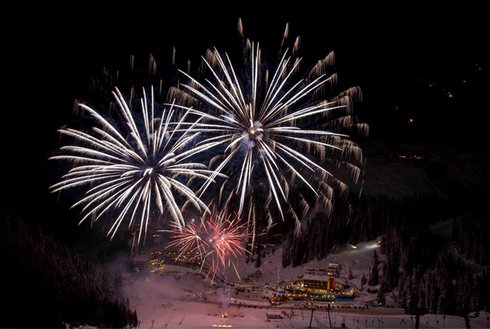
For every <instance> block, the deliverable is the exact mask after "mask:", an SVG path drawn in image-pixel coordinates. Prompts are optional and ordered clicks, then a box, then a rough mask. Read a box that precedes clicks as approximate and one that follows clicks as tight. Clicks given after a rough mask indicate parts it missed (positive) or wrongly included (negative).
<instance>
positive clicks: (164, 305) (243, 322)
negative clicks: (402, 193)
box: [123, 241, 490, 329]
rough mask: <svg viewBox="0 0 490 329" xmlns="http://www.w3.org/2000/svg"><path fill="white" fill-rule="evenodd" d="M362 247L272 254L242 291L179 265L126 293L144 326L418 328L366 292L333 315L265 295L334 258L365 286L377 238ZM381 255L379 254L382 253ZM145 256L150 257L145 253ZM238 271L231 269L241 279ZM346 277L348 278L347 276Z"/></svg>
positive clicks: (435, 320)
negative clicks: (315, 257) (291, 256)
mask: <svg viewBox="0 0 490 329" xmlns="http://www.w3.org/2000/svg"><path fill="white" fill-rule="evenodd" d="M356 247H357V248H353V247H350V248H347V249H346V250H345V251H343V252H341V253H339V254H337V255H332V256H330V257H329V258H327V259H325V260H322V261H312V262H310V263H308V264H306V265H304V266H302V267H296V268H292V267H287V268H282V267H281V251H280V250H277V251H276V252H275V253H273V254H272V253H271V254H269V255H267V257H266V258H265V259H264V261H263V263H262V264H263V265H262V267H261V274H260V275H259V276H258V277H257V278H255V279H254V280H253V281H252V282H251V283H250V284H249V285H248V286H243V287H245V288H246V289H245V290H244V291H241V292H237V290H236V289H235V288H236V287H237V286H235V287H226V286H225V285H224V284H223V285H221V286H216V285H210V284H209V282H205V281H204V280H203V278H202V276H201V275H200V274H199V273H198V272H196V271H194V270H190V269H187V268H184V267H179V266H166V267H165V271H163V272H161V273H159V274H156V273H151V272H150V269H149V268H145V269H143V270H142V271H140V272H134V273H126V274H124V276H123V293H124V294H125V295H126V296H127V297H128V298H129V300H130V304H131V307H132V308H135V309H136V310H137V312H138V317H139V319H140V321H141V322H140V325H139V327H140V328H152V329H153V328H155V329H156V328H226V327H228V328H230V327H231V328H309V326H310V321H311V327H312V328H330V327H338V328H341V327H342V325H343V324H344V325H345V327H347V328H413V326H414V324H415V319H414V318H413V317H411V316H410V315H405V314H404V312H403V310H401V309H397V308H377V307H369V308H367V309H366V308H362V309H361V308H360V306H364V305H366V304H369V302H371V301H373V300H374V299H375V295H374V294H366V293H363V294H361V296H359V297H357V298H356V300H355V302H354V303H351V304H350V308H347V307H346V305H348V304H342V303H336V304H335V305H332V306H333V307H334V309H333V310H331V311H330V317H329V316H328V313H327V310H326V303H318V304H317V305H316V306H317V308H316V309H315V310H314V311H313V312H312V310H311V309H310V308H308V307H307V306H306V305H305V302H303V301H300V302H296V303H287V304H283V305H280V306H278V307H277V306H276V307H270V305H269V303H268V302H267V301H266V300H265V299H264V297H265V296H270V294H271V293H272V291H271V290H270V289H268V288H267V287H274V286H276V285H277V283H278V282H279V281H292V280H295V279H296V278H297V277H298V276H299V275H302V274H304V271H305V268H306V267H325V265H326V264H327V263H328V262H331V261H335V262H337V263H339V264H342V271H341V273H340V274H341V275H340V278H339V280H340V281H343V280H345V277H346V276H347V271H348V268H349V267H350V268H351V269H352V273H353V276H354V278H353V279H352V280H349V283H350V284H351V285H354V286H357V287H359V286H360V277H361V276H362V272H363V271H365V270H366V269H367V268H369V266H370V264H371V263H372V256H373V252H374V250H375V249H376V248H377V247H378V246H377V244H376V241H373V242H370V243H365V244H359V245H358V246H356ZM378 254H379V253H378ZM139 258H140V259H141V260H144V259H148V258H149V256H145V255H140V256H139ZM238 269H239V272H240V274H241V275H242V278H244V277H247V275H249V274H254V273H257V268H255V266H254V265H253V264H246V263H244V262H242V263H240V264H239V265H238ZM233 276H234V275H233V272H230V273H228V278H229V279H230V281H235V280H236V278H234V277H233ZM343 277H344V278H343ZM236 282H238V281H236ZM267 313H268V314H275V315H281V317H282V319H270V320H268V318H267ZM489 324H490V323H489V314H488V313H485V312H480V314H479V316H478V317H472V318H471V326H472V328H489ZM464 327H465V325H464V320H463V318H461V317H457V316H449V315H447V316H442V315H424V316H422V317H421V319H420V328H464Z"/></svg>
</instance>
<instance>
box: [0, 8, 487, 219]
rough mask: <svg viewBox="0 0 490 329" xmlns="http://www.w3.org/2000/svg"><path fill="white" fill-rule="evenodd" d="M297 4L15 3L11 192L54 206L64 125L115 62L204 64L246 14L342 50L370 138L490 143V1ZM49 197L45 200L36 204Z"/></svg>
mask: <svg viewBox="0 0 490 329" xmlns="http://www.w3.org/2000/svg"><path fill="white" fill-rule="evenodd" d="M297 5H299V6H301V7H299V8H298V7H288V6H285V7H280V8H277V11H276V10H264V9H263V8H260V7H258V6H256V5H253V4H252V3H248V2H242V3H237V4H234V5H233V6H237V7H240V8H237V9H228V8H219V9H218V8H217V6H218V4H217V3H211V2H210V3H209V7H205V6H204V5H200V6H199V7H193V6H194V5H192V4H190V3H184V2H180V3H179V5H177V4H175V5H173V6H170V7H169V6H167V4H166V3H164V2H162V3H159V4H158V5H156V4H153V5H152V6H150V5H142V4H139V5H137V6H133V5H131V6H128V7H124V6H122V7H121V6H120V5H118V6H117V8H114V9H112V10H107V9H102V8H98V7H91V6H89V5H88V4H80V5H79V6H77V5H74V4H71V3H70V5H69V6H68V5H66V8H59V7H56V8H54V7H52V8H50V7H43V8H32V7H30V8H29V10H28V11H27V12H26V10H25V9H26V8H19V9H18V10H16V11H12V12H10V13H9V12H6V13H5V15H7V16H9V15H12V16H13V18H14V19H13V20H14V21H15V24H14V25H11V26H7V27H4V28H3V29H2V30H3V33H2V34H3V35H4V36H5V38H4V39H3V40H2V44H3V47H2V48H3V49H4V50H3V51H2V52H3V53H4V54H3V55H6V56H7V58H6V60H4V62H3V65H4V67H3V71H4V73H5V72H6V75H3V78H4V79H3V80H4V84H6V85H7V87H6V88H7V89H5V87H4V88H3V95H4V97H3V101H4V103H3V104H4V106H3V111H2V118H3V119H2V121H1V122H2V136H3V138H2V140H3V143H2V146H3V147H2V148H3V150H2V151H3V152H2V154H3V155H2V171H1V175H2V176H1V179H2V180H1V181H2V194H3V195H4V196H3V197H2V201H1V203H2V204H3V205H6V206H8V207H12V208H14V209H16V210H19V211H28V212H30V213H34V214H37V215H39V216H40V217H42V218H44V219H42V220H46V217H49V216H50V215H49V214H50V212H49V211H50V209H51V208H52V207H54V206H53V204H55V203H54V202H53V200H52V199H53V198H49V197H48V196H47V195H48V193H47V187H48V184H49V182H52V180H53V178H52V177H48V176H49V175H50V173H52V172H53V170H52V169H50V168H51V167H50V166H51V162H48V161H47V158H48V157H49V155H50V154H52V152H53V151H55V150H56V149H57V148H58V147H59V144H58V134H57V132H56V130H57V129H58V128H59V127H60V126H61V125H63V124H70V122H72V120H73V119H74V117H73V111H72V110H73V101H74V100H75V99H76V98H79V97H82V96H83V95H85V94H86V92H87V90H88V88H89V85H90V78H91V77H92V76H94V75H95V76H96V75H99V74H100V72H101V71H102V68H103V67H104V66H107V67H110V68H113V69H115V68H118V66H120V67H124V66H125V65H127V64H126V63H127V61H128V58H129V55H131V54H134V55H135V56H136V59H137V60H139V59H141V61H142V62H143V63H144V62H145V61H146V59H147V58H148V54H149V53H153V54H155V56H156V57H157V58H160V59H161V60H162V61H169V60H170V56H171V51H172V47H173V46H175V47H176V48H177V61H178V62H179V61H180V62H181V63H183V62H185V61H186V59H187V58H191V59H192V60H193V62H194V63H197V59H198V57H199V56H200V55H202V54H203V53H204V52H205V50H206V49H207V48H208V47H213V46H216V47H217V48H219V49H224V50H229V51H232V52H233V51H235V50H236V49H238V46H239V43H238V40H239V38H238V33H237V31H236V26H237V20H238V17H242V20H243V24H244V29H245V35H246V36H248V37H250V38H251V39H252V40H258V41H260V42H261V44H262V46H263V47H264V48H267V47H268V46H269V45H270V47H276V46H277V44H278V43H279V42H280V38H281V37H282V33H283V30H284V26H285V23H286V22H289V24H290V25H289V27H290V36H291V37H292V38H293V37H295V36H296V35H300V36H301V37H302V57H303V58H304V60H305V63H313V61H314V60H316V59H318V58H320V57H323V56H325V55H326V54H327V53H328V52H329V51H330V50H334V51H335V52H336V63H337V67H336V68H337V72H338V73H339V84H340V85H341V86H353V85H359V86H360V87H361V88H362V90H363V96H364V101H363V102H362V103H361V104H359V105H357V106H356V107H355V108H354V110H355V113H356V114H357V115H358V117H359V118H361V120H362V121H364V122H367V123H369V124H370V126H371V139H370V140H380V141H381V142H382V143H387V144H390V143H391V144H390V145H391V146H393V147H394V149H396V147H397V146H399V144H402V143H404V142H420V143H422V144H423V143H437V144H438V145H443V146H444V147H449V148H450V147H453V145H454V148H461V147H464V148H466V147H469V148H473V149H475V150H481V152H487V151H486V149H488V146H487V145H486V141H487V140H488V138H486V137H485V136H486V123H485V122H486V121H485V119H484V118H483V114H484V113H485V112H486V110H487V109H488V105H487V99H488V98H487V96H485V95H486V93H487V91H488V86H489V84H488V76H489V74H488V70H489V61H488V59H489V58H490V57H489V56H488V51H485V50H484V48H486V47H488V33H487V32H486V31H488V30H490V27H489V26H488V25H489V20H488V18H487V17H484V13H485V10H484V9H483V4H482V5H480V6H473V5H469V4H468V3H467V2H465V5H464V6H463V7H458V6H448V5H444V6H440V7H432V8H429V7H427V6H426V5H423V6H422V5H413V4H411V6H409V7H399V8H394V7H389V6H388V7H386V6H381V5H377V6H374V7H372V6H367V5H364V6H361V7H357V6H356V5H354V4H350V3H349V4H346V5H336V4H334V3H329V2H324V4H322V7H323V8H319V7H317V6H316V5H311V4H308V2H304V1H303V2H300V3H297ZM45 6H47V5H45ZM161 6H162V8H161V9H160V7H161ZM230 6H231V4H230ZM268 6H269V5H268ZM209 10H210V12H209V13H206V11H209ZM41 12H43V13H46V14H42V15H41ZM292 38H291V39H292ZM167 87H168V86H167ZM410 118H412V119H413V120H414V123H413V124H409V121H408V120H409V119H410ZM45 200H48V202H47V203H45V204H44V205H43V206H41V208H38V209H36V207H31V206H27V204H29V203H31V202H37V201H41V202H45ZM44 208H46V209H44ZM51 210H52V209H51ZM39 219H40V220H41V218H39Z"/></svg>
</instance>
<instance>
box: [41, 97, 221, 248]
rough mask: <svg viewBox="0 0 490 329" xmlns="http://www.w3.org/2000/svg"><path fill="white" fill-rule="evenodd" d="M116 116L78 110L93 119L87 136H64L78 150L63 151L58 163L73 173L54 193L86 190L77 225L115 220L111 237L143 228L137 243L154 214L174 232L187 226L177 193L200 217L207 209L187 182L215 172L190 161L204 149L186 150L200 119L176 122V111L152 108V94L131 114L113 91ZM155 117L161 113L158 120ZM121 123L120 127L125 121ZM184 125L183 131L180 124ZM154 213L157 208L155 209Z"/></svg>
mask: <svg viewBox="0 0 490 329" xmlns="http://www.w3.org/2000/svg"><path fill="white" fill-rule="evenodd" d="M113 95H114V98H115V100H116V103H117V110H118V111H117V113H118V114H120V116H119V117H117V118H116V117H114V116H112V117H104V116H103V115H101V114H100V113H99V112H97V111H96V110H94V109H93V108H91V107H89V106H87V105H83V104H80V107H81V108H82V109H83V110H85V111H86V112H87V113H88V114H89V115H90V117H91V118H92V119H93V120H94V122H95V124H94V125H93V127H91V128H90V130H88V131H82V130H77V129H72V128H63V129H60V130H59V131H60V133H61V134H62V135H66V136H69V137H71V138H73V141H74V143H73V144H72V145H68V146H62V147H61V148H60V151H61V152H60V153H61V154H60V155H56V156H53V157H51V159H54V160H67V161H70V162H71V163H72V164H73V167H72V168H71V169H70V170H69V171H68V172H67V173H66V174H65V175H64V176H63V177H62V179H61V181H60V182H58V183H56V184H54V185H53V186H51V190H52V192H58V191H62V190H67V189H72V188H75V187H79V186H81V187H83V188H85V194H84V195H83V197H82V198H80V200H79V201H77V202H76V203H75V204H74V205H73V207H76V206H81V207H82V211H81V212H82V215H83V218H82V219H81V221H80V223H81V222H83V221H85V220H86V219H87V218H91V219H92V220H94V221H95V220H97V219H99V218H101V216H103V215H105V216H108V217H109V216H110V217H111V218H114V220H113V223H112V225H111V226H110V229H109V230H108V233H107V234H108V235H110V236H111V239H112V238H113V237H114V235H115V234H116V232H117V231H118V228H119V227H120V225H121V224H122V223H123V222H124V221H128V227H131V226H132V225H135V224H137V225H138V226H139V235H138V242H140V240H141V237H142V232H144V233H145V236H146V232H147V229H148V223H149V221H150V218H151V217H152V215H153V213H154V210H156V208H158V210H159V212H160V213H161V214H163V213H164V212H165V211H168V213H169V214H170V216H171V219H172V220H173V225H174V226H176V227H179V228H182V227H183V226H184V225H185V221H184V217H183V214H182V205H179V200H178V198H176V195H175V194H178V195H180V196H182V197H183V199H184V200H185V202H186V203H190V204H192V205H194V206H195V208H196V209H197V210H198V211H202V210H206V211H207V210H208V209H207V207H206V205H205V204H204V203H203V202H202V201H201V200H200V199H199V197H198V196H197V195H196V194H195V193H194V191H193V190H192V189H191V188H190V187H189V186H187V184H186V182H185V181H184V179H194V178H204V179H209V178H210V176H211V174H213V176H215V174H214V173H212V172H211V171H209V170H207V169H206V167H205V166H204V165H203V164H200V163H194V162H190V161H189V160H190V158H191V157H192V156H194V155H196V154H197V153H199V152H201V151H202V150H203V149H205V148H206V147H205V146H198V147H193V148H192V147H189V146H190V143H191V142H192V141H193V140H194V139H195V138H196V137H197V136H198V135H199V132H197V131H195V129H194V127H195V125H196V124H198V123H199V120H200V118H197V119H196V120H195V121H193V122H189V121H187V119H188V114H187V113H183V114H180V115H179V116H178V117H179V119H174V117H175V118H176V117H177V115H176V113H175V112H176V111H175V108H174V107H173V106H172V105H170V106H169V107H168V108H162V109H157V108H155V101H154V93H153V88H152V89H151V95H150V97H147V95H146V92H145V90H144V89H143V95H142V97H141V98H140V99H139V104H140V107H141V113H140V114H136V113H135V112H133V110H132V109H131V108H130V105H128V104H131V102H127V101H126V100H125V99H124V97H123V95H122V94H121V92H120V91H119V90H118V89H117V88H116V89H115V91H114V92H113ZM157 112H158V113H157ZM121 118H122V120H119V119H121ZM184 122H185V128H182V127H183V123H184ZM155 206H156V207H155Z"/></svg>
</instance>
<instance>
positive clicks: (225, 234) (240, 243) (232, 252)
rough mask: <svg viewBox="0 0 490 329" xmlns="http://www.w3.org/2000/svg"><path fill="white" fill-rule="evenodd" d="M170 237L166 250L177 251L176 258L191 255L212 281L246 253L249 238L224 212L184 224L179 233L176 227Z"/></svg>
mask: <svg viewBox="0 0 490 329" xmlns="http://www.w3.org/2000/svg"><path fill="white" fill-rule="evenodd" d="M170 233H171V236H170V238H171V241H170V243H169V244H168V246H167V247H175V248H177V249H178V250H179V251H180V252H179V256H178V258H179V257H181V256H182V255H190V256H189V257H190V258H191V259H192V260H194V261H199V262H200V263H201V269H204V270H206V271H207V275H206V278H211V280H213V279H214V278H215V277H216V275H217V274H218V273H219V272H221V271H222V270H225V269H226V268H227V267H229V266H230V265H233V266H234V263H233V260H235V259H237V258H238V257H239V256H243V255H244V254H245V253H246V252H247V249H246V247H247V243H248V241H249V239H250V238H251V234H250V233H248V232H247V227H246V224H244V223H240V221H239V218H238V217H237V216H231V215H228V214H227V213H226V211H223V212H219V213H217V212H216V211H213V212H212V213H211V214H205V215H204V216H203V217H202V218H201V219H200V220H199V221H198V222H197V223H196V222H190V223H187V224H186V226H185V227H184V228H182V229H179V228H177V227H175V228H173V229H172V230H171V231H170ZM234 268H235V270H236V267H235V266H234Z"/></svg>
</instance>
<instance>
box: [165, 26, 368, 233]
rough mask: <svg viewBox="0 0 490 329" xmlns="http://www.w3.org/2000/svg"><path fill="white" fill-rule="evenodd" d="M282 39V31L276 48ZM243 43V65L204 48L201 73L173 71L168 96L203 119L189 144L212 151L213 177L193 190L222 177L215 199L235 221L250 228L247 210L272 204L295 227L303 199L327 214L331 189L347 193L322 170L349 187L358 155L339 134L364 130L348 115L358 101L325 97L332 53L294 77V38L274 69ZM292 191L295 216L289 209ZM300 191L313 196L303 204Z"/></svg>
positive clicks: (254, 46) (348, 94) (255, 47)
mask: <svg viewBox="0 0 490 329" xmlns="http://www.w3.org/2000/svg"><path fill="white" fill-rule="evenodd" d="M239 32H240V33H242V25H241V23H240V24H239ZM287 34H288V27H287V26H286V31H285V37H284V39H283V42H282V43H281V44H284V42H285V39H286V37H287ZM244 45H245V48H244V52H243V53H244V60H243V65H237V64H236V63H233V62H232V60H231V59H230V57H229V55H228V54H227V53H222V52H220V51H218V50H217V49H213V50H208V52H207V53H206V56H205V57H203V65H202V68H203V70H202V71H205V72H204V74H203V76H202V77H196V76H192V75H191V74H188V73H185V72H181V73H182V74H183V75H184V76H185V78H186V79H187V82H184V83H182V84H181V87H180V89H176V90H174V91H173V92H174V95H177V96H179V97H180V98H179V105H178V106H179V107H180V108H183V109H185V110H187V111H190V112H191V113H193V114H197V115H199V116H201V117H203V118H204V120H203V122H201V123H200V124H199V125H197V126H196V127H195V129H196V130H199V131H201V132H203V134H204V137H203V139H202V140H200V141H199V143H198V144H197V145H199V146H201V147H205V148H207V149H210V150H213V151H214V152H215V153H214V154H215V156H214V157H213V158H212V159H211V161H210V164H211V168H212V169H213V170H214V173H213V175H211V176H210V180H209V181H208V182H207V183H206V184H205V185H204V186H203V189H202V191H201V193H204V192H205V191H206V190H207V189H208V187H209V185H210V183H211V181H212V179H213V178H215V176H216V175H219V174H220V173H226V175H227V176H228V177H229V179H226V180H223V185H222V186H221V190H220V193H219V195H220V197H221V198H223V199H224V202H225V204H227V203H229V202H231V200H233V202H237V204H238V215H239V216H242V215H243V214H244V213H245V212H246V214H245V216H243V217H247V218H248V219H249V224H250V225H249V227H251V228H252V230H254V231H255V230H256V227H257V223H256V216H255V214H254V212H258V211H261V212H263V211H264V210H267V209H270V205H275V208H276V209H277V210H278V212H279V214H280V216H277V217H282V218H283V219H284V217H285V215H286V210H287V214H288V215H290V216H292V217H293V218H294V219H295V222H296V224H297V225H296V228H297V229H299V224H300V219H301V218H304V217H305V216H306V214H307V213H308V211H309V209H311V205H312V202H311V199H313V200H316V201H314V203H315V207H319V205H320V206H321V207H324V208H325V209H327V208H328V209H330V206H331V200H332V197H333V188H332V184H336V185H335V186H336V187H338V188H340V189H342V190H346V189H347V184H346V183H344V181H343V180H340V179H337V178H336V177H335V176H334V174H333V173H332V171H331V170H329V168H337V169H336V170H338V168H341V170H343V172H348V175H349V176H350V177H349V181H353V182H357V181H358V179H359V177H360V173H361V166H362V164H363V159H362V152H361V150H360V148H358V146H357V145H356V144H355V143H354V142H352V141H350V140H349V138H348V137H349V136H348V135H347V134H346V133H345V132H352V131H353V130H354V129H356V133H358V132H365V133H367V126H366V125H365V124H359V123H356V122H355V120H354V118H353V117H352V116H351V110H352V107H351V104H352V100H353V98H354V97H357V96H360V90H359V89H358V88H350V89H348V90H346V91H343V92H341V93H339V94H337V95H335V96H330V97H327V96H325V92H326V90H329V89H332V85H333V84H334V83H335V81H336V77H337V76H336V74H335V73H334V74H330V75H329V74H327V73H326V72H328V70H329V67H330V66H331V64H333V60H334V54H333V53H329V54H328V55H327V56H326V57H325V58H324V59H322V60H320V61H318V63H317V64H316V65H314V67H313V68H312V69H311V70H309V71H306V72H305V73H304V74H303V75H301V77H300V78H296V77H297V76H298V72H299V71H300V66H299V65H300V62H301V59H300V58H297V57H296V56H295V54H296V53H297V51H298V49H297V48H298V45H299V39H297V40H296V42H295V43H294V47H293V49H292V51H289V50H287V49H285V50H284V51H283V54H282V56H280V57H279V58H280V60H279V62H278V64H277V65H275V67H274V66H273V65H271V64H269V63H265V62H263V59H264V56H263V55H262V51H261V48H260V46H259V44H258V43H255V42H250V41H248V40H247V41H246V42H245V43H244ZM270 68H272V70H271V71H270V70H269V69H270ZM270 72H272V74H270ZM270 76H272V78H271V79H270ZM227 184H228V185H227ZM264 186H265V187H264ZM297 186H301V188H300V189H298V188H296V187H297ZM293 190H296V192H295V193H296V194H295V195H296V197H295V201H294V202H295V203H296V204H299V205H300V206H301V209H302V213H301V214H300V213H298V212H296V211H294V210H293V209H292V207H291V196H290V193H291V191H293ZM305 190H308V191H309V192H305ZM263 191H265V192H266V193H262V192H263ZM307 193H309V194H311V195H313V196H314V197H313V198H310V201H308V200H307V199H308V198H307V197H306V196H305V195H306V194H307ZM262 200H265V201H264V202H262ZM258 201H261V202H262V203H261V207H258V206H257V203H258ZM258 208H262V210H257V209H258ZM266 212H267V211H266ZM266 217H267V218H268V219H267V225H268V227H270V226H271V225H272V224H273V220H272V217H273V216H272V215H271V214H270V212H269V213H268V214H266Z"/></svg>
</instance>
